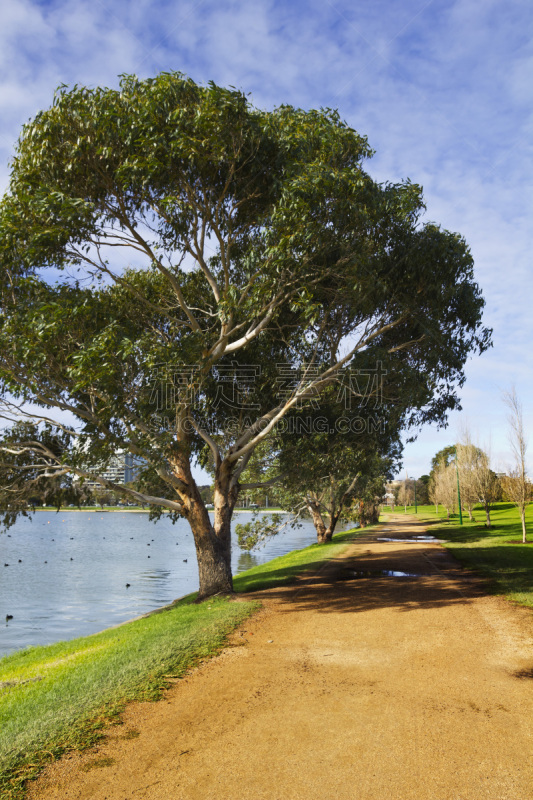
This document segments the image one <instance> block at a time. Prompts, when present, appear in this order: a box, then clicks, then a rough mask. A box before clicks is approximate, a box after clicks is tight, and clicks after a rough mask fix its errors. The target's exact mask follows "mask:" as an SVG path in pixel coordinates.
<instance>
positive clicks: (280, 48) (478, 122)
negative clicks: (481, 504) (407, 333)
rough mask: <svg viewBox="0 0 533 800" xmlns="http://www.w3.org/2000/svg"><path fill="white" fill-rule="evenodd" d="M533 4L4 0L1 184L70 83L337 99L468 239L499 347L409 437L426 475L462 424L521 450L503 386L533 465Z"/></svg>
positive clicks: (394, 169)
mask: <svg viewBox="0 0 533 800" xmlns="http://www.w3.org/2000/svg"><path fill="white" fill-rule="evenodd" d="M532 31H533V6H532V5H531V3H530V2H527V0H506V2H503V1H502V0H482V1H481V2H480V0H456V1H455V2H453V0H451V1H450V2H444V1H443V0H433V2H431V1H430V2H427V1H426V0H405V1H404V2H401V3H400V2H398V1H397V0H396V2H393V0H361V1H360V2H348V0H334V2H329V0H321V1H320V2H318V0H316V1H315V2H304V1H303V0H297V2H292V3H291V4H288V3H282V2H275V1H273V0H248V2H247V1H246V0H234V2H212V1H211V0H200V1H199V2H195V1H194V0H186V1H185V2H175V1H174V0H172V1H171V2H163V1H162V0H156V2H146V1H145V0H136V2H129V3H128V2H122V0H118V1H117V2H109V0H104V2H102V1H101V0H61V2H28V0H3V2H2V7H1V10H0V70H1V77H0V185H1V186H2V188H3V189H4V188H5V187H6V184H7V178H8V166H7V165H8V162H9V159H10V157H11V156H12V154H13V146H14V143H15V141H16V139H17V136H18V133H19V131H20V128H21V126H22V124H23V123H24V122H25V121H26V120H27V119H28V118H30V117H32V116H33V115H34V114H35V113H36V112H37V111H38V110H39V109H40V108H43V107H47V106H48V105H50V103H51V100H52V96H53V91H54V88H55V87H56V86H58V85H59V84H61V83H66V84H68V85H72V84H74V83H80V84H86V85H90V86H95V85H107V86H115V85H116V84H117V76H118V75H119V74H120V73H135V74H137V75H139V76H140V77H147V76H150V75H154V74H156V73H157V72H160V71H163V70H180V71H182V72H184V73H185V74H187V75H189V76H191V77H192V78H193V79H194V80H196V81H199V82H205V81H208V80H213V81H215V82H216V83H219V84H221V85H232V86H235V87H237V88H239V89H242V90H244V91H246V92H249V93H250V96H251V99H252V101H253V102H254V103H255V105H257V106H259V107H262V108H271V107H273V106H276V105H279V104H281V103H289V104H292V105H296V106H300V107H302V108H311V107H315V108H316V107H320V106H329V107H333V108H338V109H339V112H340V114H341V116H342V117H343V118H344V119H346V120H347V121H348V122H349V123H350V125H352V127H354V128H356V129H357V130H358V131H359V132H360V133H363V134H365V135H367V136H368V139H369V142H370V145H371V146H372V147H373V148H374V150H375V151H376V155H375V156H374V158H373V159H372V160H371V161H370V162H369V163H368V164H367V168H368V171H369V172H370V173H371V175H372V176H373V177H374V178H376V179H378V180H391V181H395V180H402V179H404V178H406V177H409V178H411V179H412V180H413V181H415V182H416V183H420V184H422V185H423V187H424V192H425V198H426V203H427V208H428V210H427V215H426V218H427V219H429V220H433V221H436V222H439V223H440V224H442V225H443V227H446V228H448V229H450V230H454V231H460V232H461V233H462V234H463V235H464V236H465V238H466V240H467V242H468V243H469V244H470V246H471V249H472V252H473V255H474V259H475V263H476V277H477V280H478V282H479V283H480V285H481V286H482V288H483V292H484V295H485V297H486V300H487V306H486V313H485V322H486V324H488V325H490V326H492V327H493V328H494V347H493V348H492V350H491V351H490V352H488V353H486V354H485V355H484V356H482V357H481V358H476V359H473V360H471V361H470V362H469V363H468V365H467V370H466V372H467V382H466V384H465V387H464V389H463V391H462V401H463V412H462V413H461V414H453V415H452V416H451V418H450V425H449V428H448V429H447V430H442V431H437V430H436V429H435V428H431V427H428V428H425V429H424V430H423V431H422V433H421V434H420V436H419V438H418V440H417V442H415V443H413V444H409V445H407V446H406V450H405V467H406V468H407V470H408V471H409V474H410V475H415V476H417V475H420V474H422V473H424V472H427V471H428V470H429V462H430V460H431V457H432V456H433V454H434V453H435V452H436V450H438V449H440V448H441V447H443V446H445V445H446V444H448V443H450V442H451V441H454V440H455V439H457V437H458V435H459V429H460V426H461V423H462V421H464V422H466V423H467V424H468V425H469V426H470V428H471V431H472V435H473V437H474V439H475V440H477V441H478V442H479V443H480V444H481V445H484V444H488V443H489V442H490V443H491V450H492V456H493V461H494V466H495V467H497V468H502V469H504V468H505V465H506V463H508V462H509V460H510V448H509V445H508V443H507V438H506V436H507V434H506V427H507V426H506V410H505V408H504V406H503V404H502V402H501V392H502V390H504V389H507V388H509V386H510V385H511V384H512V383H514V384H515V385H516V389H517V392H518V395H519V397H520V398H521V400H522V403H523V407H524V421H525V425H526V431H527V432H528V433H529V438H530V461H529V464H530V473H531V472H532V471H533V358H532V344H531V340H532V334H533V321H532V316H533V315H532V310H531V309H532V302H533V270H532V264H531V253H532V252H533V241H532V239H533V234H532V230H533V213H532V212H533V208H532V197H533V194H532V191H531V186H532V178H533V174H532V173H533V168H532V158H531V156H532V143H533V130H532V129H533V113H532V112H533V89H532V86H533V81H532V80H531V76H532V75H533V37H532V36H531V33H532Z"/></svg>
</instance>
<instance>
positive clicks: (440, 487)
mask: <svg viewBox="0 0 533 800" xmlns="http://www.w3.org/2000/svg"><path fill="white" fill-rule="evenodd" d="M431 496H432V501H433V502H434V503H435V506H436V507H437V508H438V506H439V504H440V505H443V506H444V508H445V509H446V514H447V516H448V519H449V518H450V512H454V511H455V502H456V499H457V484H456V480H455V464H453V463H452V464H449V465H446V463H445V462H444V461H442V462H441V463H439V464H438V465H437V466H436V467H435V470H434V472H433V482H432V488H431Z"/></svg>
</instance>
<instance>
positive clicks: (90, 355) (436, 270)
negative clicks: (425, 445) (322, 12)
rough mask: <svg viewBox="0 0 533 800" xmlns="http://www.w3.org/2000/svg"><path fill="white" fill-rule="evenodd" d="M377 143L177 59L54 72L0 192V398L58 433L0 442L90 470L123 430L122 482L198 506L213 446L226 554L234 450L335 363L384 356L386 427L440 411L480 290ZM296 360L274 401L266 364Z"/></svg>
mask: <svg viewBox="0 0 533 800" xmlns="http://www.w3.org/2000/svg"><path fill="white" fill-rule="evenodd" d="M371 155H372V151H371V150H370V148H369V146H368V143H367V141H366V139H365V137H364V136H361V135H360V134H358V133H357V132H356V131H354V130H353V129H352V128H350V127H349V126H348V125H347V124H346V123H344V122H343V121H342V120H341V118H340V117H339V115H338V113H337V112H335V111H332V110H329V109H322V110H311V111H303V110H301V109H297V108H292V107H290V106H281V107H280V108H277V109H274V110H273V111H261V110H258V109H256V108H254V107H253V106H251V105H250V103H249V101H248V99H247V98H246V96H245V95H244V94H243V93H242V92H239V91H236V90H230V89H225V88H221V87H218V86H216V85H215V84H213V83H210V84H208V85H207V86H200V85H197V84H195V83H194V82H193V81H192V80H190V79H189V78H187V77H185V76H184V75H181V74H180V73H162V74H161V75H158V76H156V77H155V78H151V79H147V80H138V79H137V78H135V77H133V76H124V77H123V78H122V81H121V85H120V88H119V89H118V90H112V89H106V88H93V89H89V88H86V87H80V86H74V87H73V88H70V89H69V88H67V87H61V88H60V89H59V90H58V92H57V93H56V96H55V99H54V102H53V105H52V106H51V107H50V108H48V109H46V110H43V111H41V112H40V113H39V114H37V116H36V117H35V119H33V120H31V121H30V122H28V124H27V125H26V126H25V127H24V129H23V131H22V135H21V137H20V139H19V142H18V146H17V152H16V154H15V157H14V159H13V161H12V170H11V179H10V185H9V190H8V192H7V193H6V195H5V196H4V198H3V200H2V203H1V205H0V278H1V280H0V395H1V396H2V397H3V398H4V400H3V403H4V407H3V409H2V411H3V415H4V417H5V418H6V419H11V420H13V421H14V420H16V419H17V413H18V412H17V408H16V407H15V406H16V404H22V405H24V404H26V403H31V404H32V405H33V407H37V408H38V409H42V410H43V416H45V417H46V418H47V419H48V424H49V425H50V426H51V427H50V435H51V436H53V437H54V439H55V440H56V441H57V442H58V443H59V444H60V447H59V450H58V451H57V452H55V451H54V456H53V458H52V457H51V456H50V453H49V452H48V451H45V450H43V446H42V442H40V440H39V437H37V439H35V438H33V439H31V440H28V441H26V442H23V441H22V440H20V441H19V444H18V449H17V451H16V453H15V454H13V453H9V451H8V449H7V448H6V443H5V442H3V441H2V442H0V448H1V449H2V451H3V453H4V455H5V457H6V459H7V461H8V462H9V469H10V470H12V472H13V474H14V473H15V472H16V471H17V470H19V473H20V470H21V469H22V468H23V467H21V465H20V464H19V463H18V462H17V454H19V453H22V452H24V453H26V455H27V456H28V458H33V462H32V463H35V464H36V465H37V466H38V471H39V475H40V476H41V477H43V478H44V477H45V476H46V477H47V478H49V477H50V475H49V473H50V469H49V466H50V465H49V464H47V459H51V458H52V461H53V462H54V466H56V467H61V468H64V469H65V475H66V474H67V472H68V474H69V475H70V476H71V477H72V476H75V477H77V478H78V479H83V478H84V477H87V476H89V475H91V474H93V473H95V472H96V473H98V472H99V471H100V472H101V471H102V467H103V465H105V464H107V463H108V461H109V459H110V458H111V456H112V455H113V454H114V452H115V451H116V450H117V449H118V448H123V449H125V450H126V451H128V452H130V453H132V454H133V455H135V456H136V457H138V458H142V459H143V463H144V465H145V466H144V467H143V469H142V472H141V476H140V481H139V487H138V489H139V494H135V492H134V490H133V489H132V488H131V487H127V491H128V492H129V493H130V496H131V497H132V498H133V499H135V500H137V501H139V502H143V503H145V504H146V505H147V506H150V507H151V509H152V513H153V514H154V515H155V516H157V514H158V513H160V511H158V509H161V508H165V509H167V510H169V511H171V513H172V514H173V515H174V516H175V515H178V514H180V513H185V515H187V514H189V518H190V519H192V518H194V519H197V520H198V519H202V520H203V521H204V523H205V525H208V523H207V522H205V520H206V515H205V514H203V513H202V512H200V513H199V514H192V512H190V510H191V509H192V508H193V507H194V508H196V506H198V505H201V504H202V501H201V499H200V496H199V493H198V491H197V487H196V486H195V485H194V481H193V480H192V477H191V474H190V465H191V462H192V461H194V459H195V458H198V459H199V460H200V462H202V463H203V462H204V461H205V460H206V459H211V460H212V463H213V468H214V471H215V473H216V474H217V480H218V486H219V489H220V495H216V496H217V497H218V496H223V500H222V501H221V502H222V504H223V505H224V507H225V508H227V509H228V513H227V514H226V513H224V514H223V515H222V516H221V517H220V518H222V517H223V519H224V522H223V523H220V525H221V526H222V527H220V529H218V528H217V530H215V529H214V528H213V530H211V529H210V530H208V531H207V536H204V535H202V537H199V538H202V541H203V542H204V543H206V542H208V541H210V542H211V546H212V549H213V552H216V553H221V552H222V551H223V550H224V549H225V557H226V561H228V559H227V550H228V548H229V534H228V525H229V521H230V518H231V511H232V509H233V507H234V504H235V502H236V499H237V495H238V487H237V484H238V482H239V478H240V473H241V471H242V470H243V469H244V468H245V466H246V464H247V463H248V459H249V455H250V451H251V450H253V449H254V448H255V447H257V446H258V445H259V444H260V442H261V441H262V440H263V438H264V437H265V436H267V434H268V433H269V430H270V429H269V425H272V426H274V422H275V420H276V418H278V417H279V418H281V417H283V416H284V415H286V414H287V413H289V412H291V409H292V410H293V411H294V410H295V409H296V408H297V406H298V404H299V403H301V404H302V408H307V409H309V408H312V407H313V404H312V399H313V398H314V397H316V396H321V395H322V394H323V392H324V391H325V390H326V389H327V388H328V386H329V387H331V385H332V384H333V383H334V382H335V381H336V380H338V379H339V372H340V369H341V367H342V366H343V365H345V366H350V367H354V368H356V369H358V368H363V367H367V366H369V365H371V366H374V365H375V364H376V362H378V361H380V362H382V363H383V364H384V365H385V367H386V369H387V370H388V373H389V375H390V377H391V380H390V393H389V395H388V396H387V399H386V401H387V403H388V404H389V406H390V407H391V408H392V407H394V406H397V407H399V408H400V409H401V413H400V415H399V417H398V419H397V420H396V422H395V423H394V424H398V425H400V424H402V425H405V426H407V427H409V426H413V425H416V424H419V423H422V422H425V421H429V420H432V421H437V422H438V423H441V424H442V423H444V421H445V419H446V414H447V412H448V411H449V410H450V409H454V408H457V407H458V405H459V399H458V395H457V388H458V387H460V386H461V385H462V383H463V381H464V373H463V366H464V363H465V361H466V359H467V357H468V356H469V355H470V354H472V353H474V352H483V350H485V349H486V348H487V347H488V346H490V331H489V330H487V329H486V328H484V327H483V326H482V324H481V314H482V309H483V305H484V301H483V298H482V295H481V292H480V289H479V287H478V286H477V284H476V283H475V280H474V275H473V261H472V257H471V254H470V252H469V249H468V247H467V245H466V243H465V242H464V240H463V239H462V237H461V236H460V235H459V234H456V233H451V232H449V231H445V230H442V229H440V228H439V227H438V226H437V225H435V224H422V223H421V222H420V216H421V214H422V213H423V211H424V203H423V198H422V192H421V189H420V187H419V186H417V185H416V184H413V183H411V182H410V181H405V182H403V183H397V184H390V183H384V184H378V183H377V182H375V181H374V180H372V178H371V177H370V175H369V174H368V173H367V172H366V171H365V170H364V168H363V164H364V161H365V159H366V158H369V157H370V156H371ZM125 265H127V266H125ZM347 342H350V343H352V344H353V347H352V351H351V353H348V354H346V355H344V354H345V350H343V347H344V346H345V345H346V343H347ZM352 344H351V345H350V346H352ZM305 363H308V364H309V363H312V364H313V367H314V369H316V373H315V377H314V378H312V379H310V380H304V381H303V382H302V383H301V385H300V386H299V388H298V390H297V393H298V395H299V398H300V399H299V400H298V399H297V398H296V397H295V396H294V397H292V398H289V399H288V400H287V401H286V402H285V401H282V400H280V392H279V381H278V378H279V370H278V367H277V365H278V364H283V365H285V366H286V367H287V368H288V369H297V368H299V367H301V366H302V364H305ZM232 371H233V377H231V372H232ZM221 388H223V389H224V388H225V389H227V390H228V392H227V393H228V394H229V402H228V397H227V396H226V397H225V398H224V402H222V399H223V398H222V396H221ZM235 392H237V394H238V395H239V398H240V399H239V402H232V398H233V396H234V394H235ZM222 394H223V393H222ZM14 404H15V405H14ZM58 412H61V414H62V415H65V414H66V415H67V416H68V418H69V419H72V420H74V421H73V422H72V423H71V424H70V423H69V424H63V425H61V424H60V422H59V420H58V419H57V414H58ZM291 413H292V412H291ZM54 415H55V416H54ZM62 418H64V416H63V417H62ZM8 435H9V434H8ZM36 441H37V444H35V442H36ZM207 453H209V455H207ZM13 455H14V456H15V457H13V458H12V456H13ZM54 459H55V461H54ZM52 472H54V473H55V469H52ZM24 486H25V484H24V481H19V482H18V484H17V487H18V488H17V492H14V493H12V494H11V495H10V498H11V499H10V500H9V502H8V501H7V498H6V502H8V507H9V513H10V514H12V515H13V514H17V513H20V511H21V509H22V508H24V507H25V505H24V502H25V501H27V496H26V497H25V496H24V493H25V490H24ZM61 488H63V486H62V485H61ZM103 488H106V489H111V490H113V489H115V488H116V487H114V486H112V485H110V483H109V482H107V483H105V482H104V483H103ZM196 510H198V509H196ZM216 524H217V525H218V524H219V523H216ZM222 528H223V529H224V530H222ZM203 533H205V531H204V532H203ZM220 540H224V542H225V544H224V546H223V547H222V548H221V546H220ZM206 546H207V545H206ZM228 580H229V578H228ZM226 583H227V582H226Z"/></svg>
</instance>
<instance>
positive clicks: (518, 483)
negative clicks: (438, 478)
mask: <svg viewBox="0 0 533 800" xmlns="http://www.w3.org/2000/svg"><path fill="white" fill-rule="evenodd" d="M503 401H504V403H505V405H506V406H507V408H508V409H509V414H508V417H507V421H508V423H509V442H510V444H511V449H512V453H513V464H511V466H510V467H509V468H508V474H507V475H506V476H504V477H503V478H502V479H501V483H502V488H503V490H504V492H505V494H506V495H507V497H509V499H510V500H511V502H512V503H514V504H515V506H516V507H517V508H518V511H519V514H520V521H521V523H522V542H523V543H524V544H525V543H526V542H527V538H526V506H527V505H528V503H529V502H530V501H531V497H532V495H533V487H532V485H531V481H530V480H529V478H528V476H527V470H526V453H527V438H526V433H525V431H524V418H523V414H522V404H521V402H520V400H519V398H518V395H517V393H516V389H515V388H514V387H513V388H512V389H511V390H510V391H508V392H505V393H504V395H503Z"/></svg>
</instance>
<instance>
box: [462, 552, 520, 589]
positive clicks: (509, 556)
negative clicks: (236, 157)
mask: <svg viewBox="0 0 533 800" xmlns="http://www.w3.org/2000/svg"><path fill="white" fill-rule="evenodd" d="M450 550H451V552H452V553H453V555H454V556H455V557H456V558H458V559H459V561H460V562H461V563H462V564H464V565H465V566H468V567H471V568H473V569H476V570H479V571H481V572H482V573H483V574H484V575H486V576H488V577H489V578H490V579H491V583H492V584H493V588H497V589H499V590H503V591H505V592H527V593H530V592H531V593H533V548H531V547H530V546H528V545H520V544H513V545H509V544H500V545H497V544H494V545H490V546H488V547H476V548H471V549H470V548H454V546H453V544H452V545H451V547H450Z"/></svg>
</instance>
